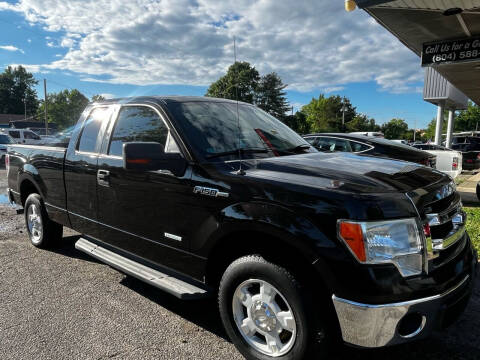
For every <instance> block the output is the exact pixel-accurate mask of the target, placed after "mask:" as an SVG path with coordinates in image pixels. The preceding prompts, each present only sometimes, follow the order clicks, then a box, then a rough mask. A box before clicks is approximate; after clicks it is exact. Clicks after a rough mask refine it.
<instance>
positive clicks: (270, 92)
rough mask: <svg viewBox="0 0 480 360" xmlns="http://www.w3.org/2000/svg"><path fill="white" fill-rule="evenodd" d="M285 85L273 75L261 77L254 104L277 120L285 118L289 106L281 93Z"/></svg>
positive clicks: (283, 93) (283, 92)
mask: <svg viewBox="0 0 480 360" xmlns="http://www.w3.org/2000/svg"><path fill="white" fill-rule="evenodd" d="M286 87H287V85H285V84H284V83H283V82H282V79H280V77H279V76H278V75H277V74H276V73H275V72H272V73H270V74H267V75H264V76H262V78H261V79H260V81H259V83H258V85H257V90H256V96H255V104H256V105H257V106H258V107H259V108H261V109H263V110H265V111H266V112H268V113H269V114H270V115H272V116H274V117H276V118H277V119H283V118H285V113H286V112H287V110H288V108H289V106H288V102H287V99H286V97H285V95H286V93H285V91H283V90H284V89H285V88H286Z"/></svg>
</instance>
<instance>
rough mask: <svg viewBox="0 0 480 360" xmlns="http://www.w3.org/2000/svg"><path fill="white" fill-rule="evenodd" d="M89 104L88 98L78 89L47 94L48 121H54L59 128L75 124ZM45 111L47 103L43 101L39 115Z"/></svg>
mask: <svg viewBox="0 0 480 360" xmlns="http://www.w3.org/2000/svg"><path fill="white" fill-rule="evenodd" d="M87 104H88V98H87V97H85V95H83V94H82V93H81V92H80V91H78V90H77V89H73V90H63V91H60V92H58V93H51V94H48V96H47V115H48V122H49V123H54V124H56V125H57V126H58V128H59V129H65V128H68V127H70V126H73V125H74V124H75V123H76V122H77V120H78V118H79V117H80V115H81V113H82V112H83V110H84V109H85V107H86V106H87ZM44 113H45V104H44V102H43V101H42V102H41V104H40V107H39V108H38V115H39V116H43V114H44Z"/></svg>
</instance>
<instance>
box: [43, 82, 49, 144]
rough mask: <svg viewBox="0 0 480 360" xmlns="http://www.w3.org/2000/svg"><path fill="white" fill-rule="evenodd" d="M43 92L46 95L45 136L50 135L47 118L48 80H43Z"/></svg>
mask: <svg viewBox="0 0 480 360" xmlns="http://www.w3.org/2000/svg"><path fill="white" fill-rule="evenodd" d="M43 92H44V94H45V135H48V118H47V79H43Z"/></svg>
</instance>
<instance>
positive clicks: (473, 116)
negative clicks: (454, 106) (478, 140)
mask: <svg viewBox="0 0 480 360" xmlns="http://www.w3.org/2000/svg"><path fill="white" fill-rule="evenodd" d="M477 129H480V106H478V105H475V104H474V103H472V102H469V103H468V108H467V110H462V111H459V113H458V116H457V118H456V119H455V131H473V130H477Z"/></svg>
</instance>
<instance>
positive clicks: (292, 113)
mask: <svg viewBox="0 0 480 360" xmlns="http://www.w3.org/2000/svg"><path fill="white" fill-rule="evenodd" d="M292 116H293V106H292ZM477 125H478V123H477Z"/></svg>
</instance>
